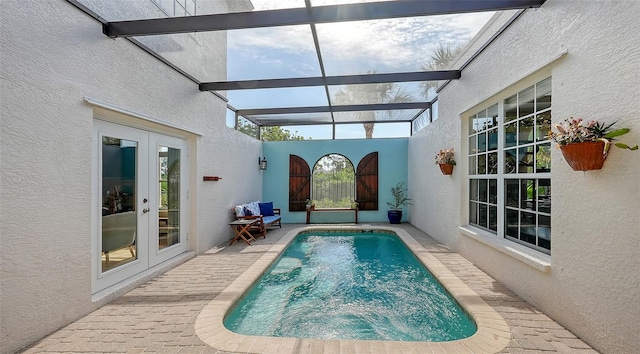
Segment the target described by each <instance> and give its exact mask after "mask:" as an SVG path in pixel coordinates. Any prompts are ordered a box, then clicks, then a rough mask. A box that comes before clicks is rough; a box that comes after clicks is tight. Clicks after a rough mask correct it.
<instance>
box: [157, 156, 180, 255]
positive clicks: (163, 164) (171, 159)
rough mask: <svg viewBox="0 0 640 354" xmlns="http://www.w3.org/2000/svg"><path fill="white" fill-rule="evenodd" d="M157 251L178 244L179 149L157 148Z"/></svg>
mask: <svg viewBox="0 0 640 354" xmlns="http://www.w3.org/2000/svg"><path fill="white" fill-rule="evenodd" d="M158 166H160V171H158V176H159V177H160V178H159V180H158V191H159V193H158V195H159V202H160V203H159V205H158V249H159V250H162V249H164V248H167V247H170V246H173V245H175V244H178V243H180V198H181V195H180V194H181V193H180V179H181V178H180V177H181V176H180V149H175V148H171V147H168V146H163V145H159V147H158Z"/></svg>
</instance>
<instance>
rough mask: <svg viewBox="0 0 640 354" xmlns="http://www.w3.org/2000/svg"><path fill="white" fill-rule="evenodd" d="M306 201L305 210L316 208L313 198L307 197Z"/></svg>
mask: <svg viewBox="0 0 640 354" xmlns="http://www.w3.org/2000/svg"><path fill="white" fill-rule="evenodd" d="M306 203H307V205H306V208H307V210H313V209H315V208H316V203H315V202H314V201H313V200H311V199H307V200H306Z"/></svg>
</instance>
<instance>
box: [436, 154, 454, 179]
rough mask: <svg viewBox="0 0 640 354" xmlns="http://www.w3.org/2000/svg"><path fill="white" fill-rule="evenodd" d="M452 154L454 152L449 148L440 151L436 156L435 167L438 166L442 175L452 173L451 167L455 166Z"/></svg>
mask: <svg viewBox="0 0 640 354" xmlns="http://www.w3.org/2000/svg"><path fill="white" fill-rule="evenodd" d="M454 153H455V150H453V148H451V149H442V150H440V151H438V153H437V154H436V165H439V166H440V171H442V174H443V175H450V174H452V173H453V166H454V165H455V164H456V160H454V158H453V155H454Z"/></svg>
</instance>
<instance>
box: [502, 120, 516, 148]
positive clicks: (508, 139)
mask: <svg viewBox="0 0 640 354" xmlns="http://www.w3.org/2000/svg"><path fill="white" fill-rule="evenodd" d="M517 136H518V123H517V122H513V123H510V124H505V126H504V146H505V147H512V146H516V145H517V144H518V138H517Z"/></svg>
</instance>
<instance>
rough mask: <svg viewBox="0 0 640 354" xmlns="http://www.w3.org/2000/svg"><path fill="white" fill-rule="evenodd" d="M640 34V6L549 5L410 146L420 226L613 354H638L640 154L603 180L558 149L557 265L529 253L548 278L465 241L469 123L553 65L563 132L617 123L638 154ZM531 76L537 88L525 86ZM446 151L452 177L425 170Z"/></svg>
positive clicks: (458, 84)
mask: <svg viewBox="0 0 640 354" xmlns="http://www.w3.org/2000/svg"><path fill="white" fill-rule="evenodd" d="M638 33H640V3H638V2H636V1H613V2H611V1H606V2H605V1H571V2H566V1H556V0H548V1H547V2H546V3H545V4H544V5H543V6H542V7H541V8H539V9H536V10H527V11H526V12H525V13H524V14H523V16H521V17H520V18H519V19H518V20H516V22H515V23H514V24H513V25H512V26H511V27H509V28H508V29H507V30H506V31H505V32H504V33H503V34H502V35H501V36H500V37H498V39H497V40H496V41H495V42H494V43H493V44H491V45H490V46H489V47H488V48H487V49H486V50H485V52H484V53H483V54H481V55H480V56H479V57H478V58H476V59H475V60H474V61H473V62H472V63H471V65H469V66H468V67H467V68H466V69H465V70H464V71H463V72H462V78H461V79H460V80H458V81H454V82H451V83H450V84H449V85H448V86H446V87H445V88H444V89H443V90H442V91H441V92H440V94H439V110H440V115H439V119H438V120H437V121H436V122H434V123H432V124H431V125H430V126H428V127H426V128H425V129H424V130H422V131H421V132H419V133H418V134H417V135H415V136H414V137H412V138H411V139H410V142H409V189H410V191H411V194H412V195H413V196H414V205H413V207H412V208H411V220H410V221H411V223H412V224H414V225H416V226H417V227H419V228H420V229H422V230H424V231H425V232H427V233H428V234H430V235H431V236H433V237H434V238H436V239H437V240H438V241H440V242H442V243H445V244H446V245H448V246H449V247H451V248H452V249H454V250H455V251H457V252H460V253H461V254H462V255H463V256H464V257H466V258H468V259H469V260H470V261H472V262H473V263H474V264H476V265H477V266H478V267H480V268H481V269H483V270H484V271H486V272H487V273H489V274H490V275H492V276H493V277H495V278H496V279H497V280H498V281H500V282H501V283H503V284H505V285H506V286H508V287H509V288H510V289H512V290H513V291H514V292H516V293H517V294H518V295H519V296H521V297H522V298H523V299H525V300H527V301H528V302H530V303H531V304H533V305H535V306H536V307H537V308H539V309H540V310H541V311H543V312H544V313H545V314H547V315H548V316H549V317H551V318H553V319H554V320H556V321H557V322H559V323H560V324H561V325H563V326H565V327H566V328H567V329H569V330H571V331H572V332H573V333H574V334H576V335H577V336H579V337H580V338H582V339H583V340H585V341H586V342H587V343H589V344H590V345H592V346H594V347H595V348H596V349H598V350H600V351H602V352H605V353H636V352H637V350H638V348H640V336H639V335H638V318H640V305H639V304H640V291H639V290H640V280H639V279H640V277H639V274H640V151H635V152H630V151H627V150H621V149H617V148H615V147H614V148H612V150H611V151H610V154H609V157H608V158H607V161H606V162H605V165H604V168H603V169H602V170H600V171H590V172H586V173H583V172H574V171H572V170H571V169H570V167H569V166H568V164H567V163H566V162H565V161H564V159H563V157H562V154H561V152H560V151H559V150H557V149H555V148H554V149H552V172H551V175H552V182H551V184H552V201H553V202H552V221H551V222H552V230H553V231H552V241H551V243H552V246H551V248H552V249H551V257H548V256H545V255H542V254H541V253H538V252H535V251H525V252H524V253H526V254H530V255H533V259H535V260H536V262H533V263H536V264H544V263H545V262H548V263H550V269H549V270H548V272H543V271H540V270H538V269H536V268H534V267H532V266H530V265H527V264H526V263H525V262H523V261H521V260H519V259H522V258H517V257H513V256H511V255H508V254H505V253H504V252H501V251H498V250H497V249H503V247H502V246H500V245H497V242H496V243H492V242H490V241H489V242H478V241H476V239H474V238H471V237H469V236H466V235H464V234H463V233H462V232H461V230H459V228H458V227H459V226H464V225H466V224H467V223H468V216H467V203H468V200H467V195H468V192H467V190H468V189H467V184H468V180H467V170H468V167H467V165H468V163H467V154H466V152H465V150H466V142H465V141H466V139H467V136H468V133H467V129H468V128H466V127H463V122H462V118H461V115H462V114H463V113H465V111H467V110H470V109H471V108H473V109H475V108H483V107H474V106H476V105H478V104H481V103H483V102H484V103H488V101H486V100H487V99H488V98H490V97H491V96H493V95H496V94H500V93H501V91H503V90H505V89H507V91H508V92H509V93H510V94H514V93H516V92H517V91H518V90H520V89H522V88H524V87H526V86H530V85H532V84H534V83H535V82H536V81H535V80H534V79H535V76H536V74H535V73H534V75H529V74H532V70H534V69H538V68H540V67H541V66H543V65H544V64H547V63H549V65H548V67H547V68H545V70H546V71H547V73H550V74H551V75H552V81H553V84H552V85H553V87H552V90H553V92H552V95H553V97H552V101H553V102H552V117H553V122H554V123H557V122H560V121H562V120H563V119H564V118H568V117H571V116H573V117H582V118H584V119H586V120H589V119H597V120H600V121H607V122H613V121H616V120H619V122H618V124H617V127H629V128H630V129H631V130H632V131H631V133H629V134H627V135H625V136H622V137H621V138H620V140H621V141H624V142H628V143H629V144H636V143H640V99H638V98H639V97H640V89H639V87H640V75H639V74H638V68H640V37H639V36H638V35H637V34H638ZM565 50H566V52H567V53H566V55H564V56H562V57H561V58H560V59H558V60H555V61H554V60H553V58H554V57H556V56H557V55H559V54H561V53H563V52H564V51H565ZM538 75H539V79H543V78H544V77H545V73H544V72H543V73H538ZM527 77H528V78H529V79H531V80H534V81H526V80H525V81H521V80H520V79H522V78H525V79H526V78H527ZM514 84H515V85H514ZM519 85H520V86H519ZM495 98H496V99H497V98H498V97H497V96H496V97H495ZM502 98H504V97H502ZM494 102H497V100H494ZM467 113H474V111H473V110H471V111H470V112H467ZM465 116H466V114H465ZM463 138H464V140H463ZM449 147H454V148H456V160H457V162H458V165H457V166H456V167H455V169H454V173H453V176H443V175H442V174H441V173H440V171H439V169H438V167H437V166H436V165H433V164H425V163H424V162H423V161H424V160H425V159H426V160H427V161H429V160H431V159H432V158H433V156H434V155H435V153H436V152H437V151H438V150H439V149H442V148H449ZM431 161H432V160H431ZM416 196H422V197H416ZM495 238H498V237H497V236H495ZM487 243H489V244H493V247H490V246H488V245H487ZM507 243H509V244H512V245H513V246H514V248H515V249H518V248H519V247H517V246H516V244H515V243H512V242H509V241H507Z"/></svg>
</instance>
